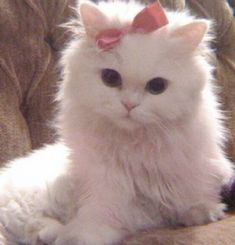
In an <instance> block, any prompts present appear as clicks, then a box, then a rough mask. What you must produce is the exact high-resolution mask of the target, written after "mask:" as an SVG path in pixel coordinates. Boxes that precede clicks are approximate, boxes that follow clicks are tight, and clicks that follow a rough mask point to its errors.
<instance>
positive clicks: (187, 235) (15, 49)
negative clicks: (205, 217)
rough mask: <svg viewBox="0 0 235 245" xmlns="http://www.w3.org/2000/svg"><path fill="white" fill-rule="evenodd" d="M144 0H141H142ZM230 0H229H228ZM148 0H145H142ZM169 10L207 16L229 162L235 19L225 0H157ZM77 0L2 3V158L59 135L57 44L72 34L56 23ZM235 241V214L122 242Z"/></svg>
mask: <svg viewBox="0 0 235 245" xmlns="http://www.w3.org/2000/svg"><path fill="white" fill-rule="evenodd" d="M143 1H144V0H143ZM232 1H234V2H235V0H231V2H232ZM146 2H147V0H146ZM161 2H162V4H163V5H164V6H166V7H168V8H170V9H182V8H185V7H187V8H189V9H190V10H191V11H192V12H193V13H194V14H195V15H197V16H201V17H205V18H210V19H213V20H214V21H215V23H216V25H215V32H216V39H215V41H214V42H213V48H214V49H215V56H214V57H213V59H214V62H215V64H216V71H215V75H216V78H217V79H216V82H217V83H218V85H219V86H220V87H221V92H220V98H221V101H222V104H223V108H224V110H225V111H226V116H227V118H228V120H227V121H226V125H227V128H228V129H229V130H230V134H231V137H230V139H229V142H228V144H227V147H226V151H227V152H228V157H229V158H230V159H232V160H233V161H234V162H235V20H234V17H233V15H232V10H231V9H230V8H229V6H228V4H227V3H226V1H225V0H161ZM74 4H75V0H1V1H0V164H1V165H2V166H3V165H4V163H5V162H7V161H9V160H10V159H13V158H15V157H19V156H23V155H25V154H26V153H27V152H29V151H31V150H32V149H36V148H39V147H41V146H42V145H43V144H45V143H47V144H49V143H53V142H54V141H55V140H56V138H57V136H56V132H55V131H54V129H53V127H51V123H52V122H53V118H54V115H55V111H56V103H55V102H54V100H53V98H54V94H55V92H56V89H57V82H58V80H59V77H60V69H59V68H58V66H57V62H58V59H59V57H60V54H61V50H63V47H64V46H65V45H66V43H67V42H68V40H69V39H70V38H71V34H70V33H69V32H68V31H66V30H65V29H64V28H62V27H61V26H60V24H62V23H64V22H66V21H67V20H68V19H70V18H71V17H73V16H74V15H75V12H74V10H73V9H72V8H71V7H70V6H74ZM124 244H125V245H140V244H141V245H142V244H146V245H235V214H233V213H228V214H227V217H226V218H225V219H224V220H222V221H219V222H215V223H211V224H208V225H204V226H197V227H188V228H178V229H161V230H159V229H158V230H156V229H152V230H147V231H140V232H138V233H137V234H135V235H132V236H130V237H128V238H127V239H126V240H125V241H124V242H123V245H124Z"/></svg>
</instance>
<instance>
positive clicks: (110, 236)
mask: <svg viewBox="0 0 235 245" xmlns="http://www.w3.org/2000/svg"><path fill="white" fill-rule="evenodd" d="M100 218H101V217H99V218H97V217H95V216H94V215H92V216H90V215H88V214H87V215H86V217H77V218H74V219H73V220H72V221H71V222H70V223H69V224H67V225H65V226H64V229H63V230H61V233H60V234H59V236H58V237H57V239H56V241H55V245H112V244H116V243H117V242H119V241H120V240H121V239H122V238H123V237H124V236H125V233H126V232H125V231H124V230H122V229H119V228H117V227H114V226H112V224H107V223H104V222H102V220H101V219H100ZM104 219H105V218H104Z"/></svg>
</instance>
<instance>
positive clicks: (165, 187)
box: [0, 2, 233, 245]
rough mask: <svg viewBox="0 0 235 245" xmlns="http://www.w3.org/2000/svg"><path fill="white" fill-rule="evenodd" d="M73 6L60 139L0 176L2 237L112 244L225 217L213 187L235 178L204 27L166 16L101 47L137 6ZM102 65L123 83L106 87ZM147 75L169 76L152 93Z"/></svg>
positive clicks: (78, 244)
mask: <svg viewBox="0 0 235 245" xmlns="http://www.w3.org/2000/svg"><path fill="white" fill-rule="evenodd" d="M82 8H83V9H82ZM82 8H81V16H82V19H83V22H84V25H85V29H86V33H87V37H83V38H82V39H79V40H77V39H76V40H74V41H73V43H72V44H71V45H70V47H69V48H68V49H67V51H66V52H65V55H64V64H65V79H64V82H63V85H62V87H61V90H60V94H59V99H60V100H61V102H60V104H61V108H60V113H59V132H60V134H61V137H62V139H63V142H60V143H58V144H56V145H54V146H48V147H46V148H44V149H42V150H39V151H36V152H34V153H32V154H31V155H30V156H28V157H26V158H22V159H19V160H16V161H13V163H11V164H10V167H9V168H8V169H5V170H3V171H2V174H1V176H0V223H1V224H2V226H3V227H5V229H6V233H8V234H9V235H10V236H11V239H13V240H15V241H21V242H28V243H33V242H37V240H42V241H44V242H46V243H49V244H53V243H54V242H55V244H56V245H63V244H68V245H74V244H75V245H109V244H112V243H115V242H118V241H120V239H122V238H123V237H125V236H126V235H128V234H129V233H132V232H135V231H136V230H138V229H143V228H148V227H164V226H176V225H195V224H204V223H207V222H210V221H216V220H218V219H220V218H222V217H223V209H224V205H223V204H222V203H221V200H220V199H221V197H220V191H221V188H222V186H223V185H225V184H226V183H228V182H229V180H230V178H231V177H232V174H233V171H232V167H231V163H230V162H229V161H228V160H227V159H226V157H225V155H224V153H223V150H222V147H223V145H224V138H225V132H224V128H223V125H222V122H221V119H220V118H221V113H220V111H219V109H218V104H217V101H216V96H215V92H214V91H213V90H214V89H213V85H212V83H213V79H212V76H211V70H212V68H211V65H210V64H209V63H208V62H207V59H206V55H207V52H208V51H209V50H208V48H207V46H206V45H205V44H204V41H202V39H203V38H204V34H205V32H206V29H207V24H206V22H205V21H195V20H193V19H192V18H191V17H189V16H188V15H187V14H184V13H170V12H169V13H168V14H167V16H168V18H169V23H170V24H169V25H166V26H164V27H162V28H160V29H159V30H156V31H154V32H151V33H147V34H143V33H130V34H125V36H124V37H123V38H122V40H121V41H120V43H118V44H117V45H116V46H114V47H113V48H112V49H110V50H100V49H98V48H97V47H96V44H95V42H94V40H93V39H94V34H97V32H99V31H100V30H98V29H99V28H104V29H107V28H110V27H115V28H120V27H123V26H125V25H126V23H129V22H131V21H132V19H133V18H134V16H135V15H136V14H137V13H138V12H139V11H140V10H141V9H142V8H143V6H141V5H138V4H136V3H133V2H131V3H129V4H127V3H118V2H117V3H106V4H105V3H101V9H102V8H103V9H104V11H106V12H107V13H106V14H107V15H110V17H108V18H106V17H105V18H104V17H103V14H101V12H99V10H97V9H96V7H94V6H93V5H91V4H84V5H83V6H82ZM124 10H125V11H124ZM90 13H92V15H91V14H90ZM116 13H117V15H118V17H117V16H116ZM112 14H113V16H114V17H112V16H111V15H112ZM115 16H116V17H115ZM106 22H107V23H106ZM89 25H93V26H92V28H91V27H90V26H89ZM97 28H98V29H97ZM192 30H194V31H192ZM188 33H189V34H188ZM203 40H204V39H203ZM201 42H202V44H201ZM107 68H108V69H112V72H113V70H116V71H118V73H119V74H120V77H121V80H122V82H121V86H118V87H113V85H112V86H110V84H108V85H107V84H104V82H103V81H102V79H101V78H100V70H102V69H107ZM115 74H116V73H115ZM116 75H117V74H116ZM155 77H163V78H165V79H167V81H168V82H167V86H166V88H164V89H165V90H164V91H161V93H159V94H153V93H152V92H154V91H152V90H150V92H151V93H149V91H148V90H147V89H148V88H147V87H146V82H147V81H149V80H151V79H153V78H155ZM109 78H110V77H109ZM155 81H156V80H155ZM164 81H165V80H164ZM118 82H120V81H118ZM155 92H156V91H155ZM24 166H25V167H24ZM12 244H13V242H12Z"/></svg>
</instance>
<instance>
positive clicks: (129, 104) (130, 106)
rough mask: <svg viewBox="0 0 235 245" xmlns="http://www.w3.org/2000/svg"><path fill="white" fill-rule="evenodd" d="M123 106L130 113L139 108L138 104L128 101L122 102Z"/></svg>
mask: <svg viewBox="0 0 235 245" xmlns="http://www.w3.org/2000/svg"><path fill="white" fill-rule="evenodd" d="M122 104H123V106H124V107H125V108H126V109H127V111H128V112H129V111H131V110H132V109H134V108H135V107H137V106H138V104H137V103H133V102H128V101H122Z"/></svg>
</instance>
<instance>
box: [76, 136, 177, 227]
mask: <svg viewBox="0 0 235 245" xmlns="http://www.w3.org/2000/svg"><path fill="white" fill-rule="evenodd" d="M118 137H119V138H118ZM104 139H105V138H103V140H104ZM107 141H108V144H107V142H105V143H103V144H101V143H99V144H95V143H94V141H93V143H94V144H92V146H91V147H87V148H86V151H84V152H83V153H81V155H80V156H79V157H78V162H79V158H80V163H78V165H80V168H78V171H79V172H80V173H84V169H86V167H84V165H85V166H87V167H88V168H89V177H88V176H87V179H86V180H85V181H84V178H83V179H81V181H82V182H83V186H84V189H85V188H86V189H89V188H91V189H92V190H91V192H93V193H94V194H93V195H94V196H96V195H97V198H103V199H108V201H107V203H108V205H110V210H111V209H112V208H113V207H117V209H118V211H117V210H115V209H114V210H113V213H116V212H118V213H119V214H118V215H120V216H121V217H122V219H121V220H122V222H124V223H125V222H126V226H127V227H131V226H133V224H135V225H136V226H138V227H143V228H145V227H146V226H153V225H158V226H159V225H163V223H164V221H163V219H162V217H163V216H165V217H166V216H168V215H167V210H168V209H167V207H166V205H165V203H166V202H168V204H169V205H170V203H171V200H173V199H174V198H175V197H174V194H172V193H171V186H172V183H173V182H174V174H173V175H172V173H173V172H174V171H171V170H170V165H171V164H172V161H173V160H172V159H171V160H170V159H169V155H170V154H172V153H173V152H174V149H173V148H172V145H171V144H169V145H167V142H166V141H165V142H163V141H162V140H161V138H160V137H159V138H156V137H155V138H154V135H152V134H141V135H139V134H136V135H135V137H133V138H131V137H129V138H127V136H125V137H124V136H121V135H119V136H117V137H115V138H112V140H110V138H109V139H108V140H107ZM88 148H89V150H87V149H88ZM89 152H90V154H89ZM87 153H88V154H87ZM83 154H87V155H86V156H84V157H83V156H82V155H83ZM81 160H83V161H84V162H81ZM91 166H93V170H92V171H91ZM176 172H177V171H176ZM176 175H177V174H176ZM88 179H90V180H88ZM86 181H87V184H84V183H85V182H86ZM91 183H92V184H91ZM88 186H89V187H88ZM107 187H108V188H107ZM104 189H106V190H107V189H108V190H107V192H105V193H102V190H104ZM82 192H83V190H82ZM78 199H79V192H78ZM169 199H171V200H169ZM114 216H116V214H115V215H114ZM172 216H174V214H172V213H171V217H172ZM126 217H128V219H126ZM128 223H129V224H128Z"/></svg>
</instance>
